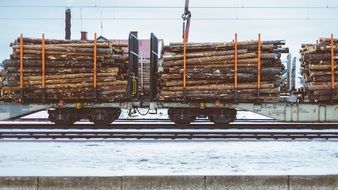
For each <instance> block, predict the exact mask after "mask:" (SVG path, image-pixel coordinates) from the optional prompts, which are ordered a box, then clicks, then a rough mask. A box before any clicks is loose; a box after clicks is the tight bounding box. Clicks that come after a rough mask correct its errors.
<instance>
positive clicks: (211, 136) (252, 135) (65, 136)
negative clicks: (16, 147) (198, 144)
mask: <svg viewBox="0 0 338 190" xmlns="http://www.w3.org/2000/svg"><path fill="white" fill-rule="evenodd" d="M0 139H1V140H9V139H11V140H12V139H15V140H29V139H30V140H37V139H39V140H92V139H94V140H98V139H100V140H129V139H130V140H133V139H153V140H158V139H175V140H180V139H182V140H195V139H196V140H198V139H200V140H229V139H234V140H250V139H252V140H299V139H300V140H314V139H324V140H338V131H333V132H329V131H320V132H318V131H302V132H298V131H285V132H283V131H263V132H260V131H217V132H213V131H53V130H50V131H22V130H20V131H0Z"/></svg>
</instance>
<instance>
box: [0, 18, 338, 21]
mask: <svg viewBox="0 0 338 190" xmlns="http://www.w3.org/2000/svg"><path fill="white" fill-rule="evenodd" d="M72 19H73V20H80V21H81V20H94V21H96V20H97V21H100V20H135V21H142V20H143V21H181V18H154V17H144V18H140V17H102V18H101V17H97V18H96V17H87V18H72ZM0 20H32V21H34V20H37V21H38V20H64V18H61V17H47V18H42V17H0ZM193 20H195V21H236V20H239V21H270V20H271V21H306V20H312V21H316V20H318V21H338V18H331V17H330V18H315V17H308V18H307V17H299V18H296V17H290V18H246V17H243V18H236V17H229V18H194V19H193Z"/></svg>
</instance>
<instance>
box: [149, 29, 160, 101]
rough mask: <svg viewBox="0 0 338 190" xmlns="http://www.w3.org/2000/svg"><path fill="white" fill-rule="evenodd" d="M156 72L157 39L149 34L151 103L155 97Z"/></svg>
mask: <svg viewBox="0 0 338 190" xmlns="http://www.w3.org/2000/svg"><path fill="white" fill-rule="evenodd" d="M157 71H158V38H157V37H156V36H155V34H153V33H151V34H150V89H149V98H150V100H151V101H153V100H155V99H156V97H157Z"/></svg>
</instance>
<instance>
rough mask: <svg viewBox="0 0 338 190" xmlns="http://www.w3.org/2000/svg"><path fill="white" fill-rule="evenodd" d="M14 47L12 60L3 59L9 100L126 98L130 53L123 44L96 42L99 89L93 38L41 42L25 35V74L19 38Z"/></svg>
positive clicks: (5, 93) (69, 100)
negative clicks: (123, 47) (91, 39)
mask: <svg viewBox="0 0 338 190" xmlns="http://www.w3.org/2000/svg"><path fill="white" fill-rule="evenodd" d="M11 47H12V49H13V52H12V54H11V57H10V59H7V60H4V62H3V65H4V76H5V80H4V82H3V85H4V87H3V88H2V92H3V97H5V98H6V99H7V100H11V101H13V100H17V99H22V100H24V101H29V102H41V101H48V102H53V101H55V102H57V101H60V100H65V101H68V102H79V101H88V100H90V101H94V100H95V99H96V100H97V101H101V102H102V101H116V100H121V99H124V98H125V97H126V87H127V62H128V54H127V52H125V51H123V50H122V47H121V45H115V44H112V43H110V42H97V43H96V60H97V61H96V63H97V65H96V73H97V74H96V84H97V86H96V88H94V41H79V40H53V39H46V40H44V45H42V39H32V38H23V45H22V48H23V57H22V63H23V75H22V77H21V76H20V63H21V62H20V52H21V51H20V47H21V46H20V38H18V39H17V40H16V41H15V42H14V43H12V44H11ZM42 47H44V54H43V50H42ZM43 55H44V60H45V61H44V62H45V68H44V73H45V74H43V69H42V68H43V67H42V65H43V64H42V63H43V61H42V60H43V59H42V57H43ZM43 78H44V82H43ZM21 79H22V85H23V86H22V88H21V86H20V84H21V83H20V81H21Z"/></svg>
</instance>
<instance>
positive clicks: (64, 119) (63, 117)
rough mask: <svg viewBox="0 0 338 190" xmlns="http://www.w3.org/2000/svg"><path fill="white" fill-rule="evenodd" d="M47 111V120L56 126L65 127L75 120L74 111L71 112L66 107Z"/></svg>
mask: <svg viewBox="0 0 338 190" xmlns="http://www.w3.org/2000/svg"><path fill="white" fill-rule="evenodd" d="M48 113H49V117H48V118H49V120H50V121H51V122H54V123H55V125H56V126H58V127H67V126H69V125H72V124H73V123H75V122H76V121H77V119H76V118H77V117H76V113H72V112H71V111H69V110H67V109H56V110H49V111H48ZM74 114H75V115H74Z"/></svg>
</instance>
